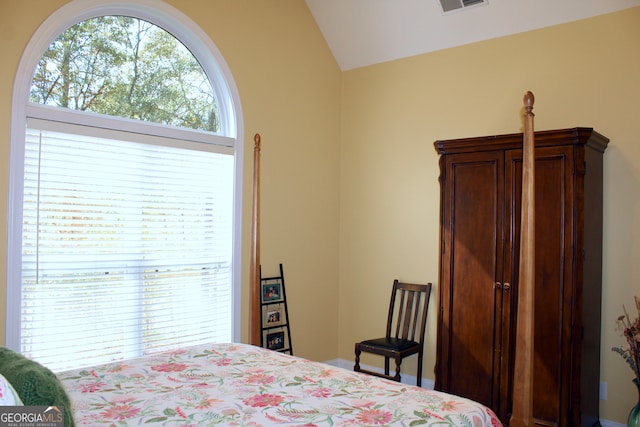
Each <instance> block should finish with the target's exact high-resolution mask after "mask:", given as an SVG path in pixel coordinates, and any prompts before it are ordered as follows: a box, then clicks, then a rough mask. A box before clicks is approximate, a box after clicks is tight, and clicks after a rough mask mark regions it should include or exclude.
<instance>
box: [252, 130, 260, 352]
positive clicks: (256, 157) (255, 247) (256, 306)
mask: <svg viewBox="0 0 640 427" xmlns="http://www.w3.org/2000/svg"><path fill="white" fill-rule="evenodd" d="M253 141H254V147H253V205H252V213H251V266H250V269H249V282H250V284H249V287H250V293H249V313H250V314H249V344H252V345H256V346H260V341H261V336H260V328H261V319H260V315H261V313H260V134H258V133H256V134H255V136H254V137H253Z"/></svg>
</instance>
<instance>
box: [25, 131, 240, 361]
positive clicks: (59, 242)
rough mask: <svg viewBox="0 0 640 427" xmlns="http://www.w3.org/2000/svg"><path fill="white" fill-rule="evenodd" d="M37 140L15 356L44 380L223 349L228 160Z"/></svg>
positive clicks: (149, 146)
mask: <svg viewBox="0 0 640 427" xmlns="http://www.w3.org/2000/svg"><path fill="white" fill-rule="evenodd" d="M35 124H37V122H36V123H35ZM43 128H46V126H39V127H37V126H34V123H33V122H31V123H30V125H29V129H27V133H26V147H25V176H24V207H23V210H24V217H23V238H22V242H23V243H22V247H23V254H22V285H21V307H20V317H21V322H22V329H21V337H20V346H21V352H22V353H23V354H25V355H26V356H28V357H31V358H33V359H35V360H38V361H39V362H41V363H43V364H45V365H46V366H48V367H50V368H51V369H53V370H54V371H55V370H63V369H67V368H71V367H74V368H77V367H78V366H88V365H93V364H98V363H104V362H108V361H111V360H114V359H119V358H127V357H135V356H138V355H142V354H146V353H150V352H155V351H159V350H162V349H169V348H177V347H180V346H184V345H190V344H198V343H202V342H209V341H230V340H231V337H232V314H231V310H232V305H233V302H232V298H233V295H232V294H233V291H232V265H231V264H232V216H233V174H234V171H233V167H234V164H233V162H234V160H233V155H230V154H228V153H224V150H222V151H223V152H215V151H216V150H213V152H211V150H209V151H207V150H205V151H202V150H199V149H196V150H194V149H188V148H179V147H175V146H172V145H175V144H171V143H170V142H169V143H166V141H165V142H162V141H160V140H161V139H162V138H155V139H154V138H151V139H152V140H155V141H156V142H158V143H141V142H131V141H127V140H125V139H124V138H118V139H110V138H100V137H96V136H88V134H91V133H96V132H95V131H91V132H83V131H80V132H69V131H68V130H67V129H66V128H64V129H63V131H61V132H56V131H51V130H43ZM83 133H84V134H83ZM194 146H195V147H197V146H198V144H197V143H195V144H194ZM199 146H200V147H202V146H203V144H200V145H199ZM218 151H220V150H218ZM227 151H229V150H227Z"/></svg>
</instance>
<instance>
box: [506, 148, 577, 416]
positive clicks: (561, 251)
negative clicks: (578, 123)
mask: <svg viewBox="0 0 640 427" xmlns="http://www.w3.org/2000/svg"><path fill="white" fill-rule="evenodd" d="M506 157H507V161H506V165H507V176H508V177H509V176H510V177H511V179H508V182H510V184H508V185H509V187H510V189H508V190H507V192H506V194H507V195H508V196H507V197H508V199H507V206H509V205H511V209H510V210H509V211H510V212H513V215H514V216H513V218H512V221H513V222H514V223H515V224H517V226H516V228H515V230H516V233H515V235H514V236H513V239H511V241H512V242H514V245H513V246H512V247H511V248H510V251H512V255H511V256H510V257H508V258H510V259H513V260H515V263H516V265H517V263H518V262H519V252H518V248H519V245H520V243H519V242H520V235H519V230H520V200H521V190H520V189H521V185H522V159H521V153H520V152H519V151H517V152H509V153H508V154H507V156H506ZM572 163H573V162H572V148H571V147H551V148H548V147H547V148H538V149H536V165H535V166H536V171H535V174H536V192H535V206H536V207H535V210H536V226H535V227H536V229H535V235H536V242H535V245H536V249H535V272H536V273H535V326H534V348H535V352H534V353H535V356H534V379H533V388H534V396H535V399H534V402H533V416H534V419H535V422H536V424H538V425H553V424H560V425H563V424H564V423H563V422H561V420H562V419H563V418H565V417H566V413H567V411H568V408H567V407H566V406H564V404H563V402H567V395H566V394H567V393H568V390H567V387H566V386H565V387H563V386H562V384H563V383H564V384H567V378H564V376H566V374H568V373H569V372H570V361H569V360H567V357H568V355H569V354H570V342H569V339H570V330H569V328H568V327H567V325H570V322H569V320H570V316H571V305H570V302H571V301H572V286H571V277H572V258H571V254H572V247H571V239H572V238H573V235H572V234H573V233H572V226H573V221H572V216H573V202H572V197H573V194H572V188H573V173H572V169H571V165H572ZM516 283H517V280H516ZM513 291H514V293H513V296H514V298H517V286H516V287H515V288H514V289H513ZM514 301H516V300H514ZM514 304H515V303H514ZM514 307H515V305H514ZM516 312H517V310H514V312H513V317H512V319H511V322H512V324H513V325H515V324H516V316H517V314H516ZM511 340H512V341H511V342H512V343H514V342H515V328H512V332H511ZM511 354H512V356H511V358H510V361H509V367H508V369H509V372H513V360H514V355H515V349H514V351H513V352H511ZM511 377H512V375H509V378H511ZM506 391H507V394H506V395H505V396H504V399H507V400H508V401H511V399H510V397H511V393H512V384H509V386H508V387H507V389H506Z"/></svg>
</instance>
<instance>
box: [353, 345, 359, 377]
mask: <svg viewBox="0 0 640 427" xmlns="http://www.w3.org/2000/svg"><path fill="white" fill-rule="evenodd" d="M360 353H361V351H360V349H359V348H358V347H357V346H356V364H355V365H354V366H353V370H354V371H356V372H360Z"/></svg>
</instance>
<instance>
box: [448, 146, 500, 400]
mask: <svg viewBox="0 0 640 427" xmlns="http://www.w3.org/2000/svg"><path fill="white" fill-rule="evenodd" d="M443 170H444V174H443V175H442V176H441V180H442V181H443V185H444V192H443V198H444V199H446V200H444V201H443V210H442V226H443V227H442V239H443V241H442V244H443V246H442V247H443V254H442V255H443V263H444V265H445V266H446V267H445V268H443V269H442V271H441V282H440V286H441V287H442V292H441V294H440V295H441V304H440V307H441V310H442V316H441V318H442V319H443V321H442V322H441V323H440V325H439V327H440V330H439V334H440V336H441V340H440V346H441V349H440V350H441V351H440V355H441V357H440V359H439V362H438V363H439V366H441V369H440V374H441V375H436V378H438V387H439V388H441V389H443V390H446V391H448V392H449V393H453V394H457V395H461V396H465V397H468V398H471V399H473V400H476V401H478V402H481V403H484V404H485V405H487V406H493V404H494V403H496V401H497V399H499V395H498V389H497V387H494V385H497V384H498V383H497V381H496V379H497V377H496V376H497V374H498V373H497V369H498V368H499V360H500V354H498V353H496V352H495V351H494V349H495V347H496V339H497V335H498V334H500V333H501V330H500V326H501V325H500V319H499V316H500V306H501V300H500V298H501V292H498V291H497V290H496V285H495V283H496V281H501V280H502V279H501V277H498V278H496V277H497V276H499V275H500V274H501V272H502V259H503V253H502V251H503V247H502V240H503V235H502V231H501V230H502V228H503V227H502V225H501V224H502V221H503V212H504V205H503V197H502V194H503V190H504V178H503V176H504V175H503V174H504V160H503V153H497V152H488V153H481V154H475V155H467V154H460V155H452V156H447V159H446V164H445V165H444V169H443Z"/></svg>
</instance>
